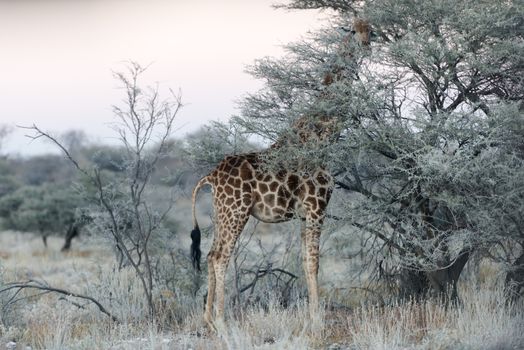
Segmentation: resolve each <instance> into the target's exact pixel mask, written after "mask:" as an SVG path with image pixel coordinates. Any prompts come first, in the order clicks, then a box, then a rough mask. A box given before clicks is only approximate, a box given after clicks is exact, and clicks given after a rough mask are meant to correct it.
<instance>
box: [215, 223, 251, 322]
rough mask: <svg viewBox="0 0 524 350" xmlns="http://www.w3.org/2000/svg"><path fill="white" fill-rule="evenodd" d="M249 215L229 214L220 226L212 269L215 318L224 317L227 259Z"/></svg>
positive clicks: (221, 318)
mask: <svg viewBox="0 0 524 350" xmlns="http://www.w3.org/2000/svg"><path fill="white" fill-rule="evenodd" d="M248 218H249V216H248V215H247V213H246V214H245V215H244V214H242V215H240V216H237V217H235V216H233V215H232V216H231V217H230V220H229V222H228V224H227V225H224V226H223V227H222V230H221V231H222V232H220V241H219V242H217V254H216V258H215V259H214V269H215V277H216V288H215V290H216V305H215V315H216V319H217V320H220V321H222V320H223V319H224V299H225V278H226V271H227V266H228V264H229V259H230V258H231V254H232V253H233V249H234V248H235V243H236V241H237V239H238V237H239V236H240V233H242V230H243V229H244V226H245V225H246V223H247V220H248Z"/></svg>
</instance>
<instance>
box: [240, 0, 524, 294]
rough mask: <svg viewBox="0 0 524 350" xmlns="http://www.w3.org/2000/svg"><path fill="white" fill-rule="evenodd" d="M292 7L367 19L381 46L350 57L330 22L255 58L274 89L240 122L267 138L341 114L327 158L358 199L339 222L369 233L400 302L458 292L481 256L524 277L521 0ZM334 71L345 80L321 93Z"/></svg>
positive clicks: (248, 103) (369, 244)
mask: <svg viewBox="0 0 524 350" xmlns="http://www.w3.org/2000/svg"><path fill="white" fill-rule="evenodd" d="M281 7H286V8H291V9H309V8H317V9H329V10H333V11H334V17H335V19H334V20H333V22H334V23H335V24H336V25H337V26H347V24H348V23H350V21H351V18H352V17H354V16H356V15H357V16H359V17H362V18H365V19H366V20H368V21H369V22H370V23H371V25H372V27H373V32H374V36H375V40H374V41H373V43H372V44H371V45H370V47H369V48H360V47H358V46H356V45H355V46H354V47H353V53H352V54H351V55H349V56H348V55H344V56H341V55H340V50H338V49H337V43H339V42H340V41H341V34H340V32H339V31H338V30H336V29H332V28H325V29H324V30H322V31H320V32H319V33H315V34H313V35H312V37H311V38H309V39H306V40H304V41H302V42H299V43H295V44H291V45H289V46H288V47H287V50H288V55H287V56H285V57H284V58H282V59H263V60H260V61H258V62H257V63H256V64H255V65H254V66H253V67H251V72H252V74H253V75H254V76H255V77H258V78H262V79H264V80H265V81H266V85H265V87H264V88H263V89H262V90H261V91H259V92H258V93H255V94H253V95H250V96H248V97H247V98H246V99H245V101H244V103H243V106H242V107H243V110H242V116H241V117H238V118H237V119H236V120H237V122H239V123H240V124H241V125H243V126H244V127H246V128H247V129H248V130H249V131H250V132H253V133H256V134H259V135H262V136H265V137H267V138H274V137H275V135H276V134H278V133H279V132H281V131H282V125H286V124H287V123H289V120H290V119H293V118H294V117H295V116H297V115H302V114H304V113H310V114H314V115H316V114H319V113H322V114H325V115H328V116H332V117H333V118H337V119H338V120H339V122H340V125H342V128H343V132H342V135H341V137H340V138H339V139H338V141H337V142H334V143H333V144H332V145H331V147H330V148H329V149H328V151H329V154H328V155H327V156H328V157H327V158H326V159H328V160H329V166H330V168H331V169H332V172H333V173H334V174H335V175H336V184H337V186H338V188H340V189H342V190H343V191H345V192H346V193H347V194H348V200H347V205H346V208H345V212H344V215H342V216H341V217H340V219H341V221H342V222H344V223H347V224H350V225H351V226H353V227H354V228H355V229H356V232H358V234H361V235H363V236H364V237H366V239H365V240H364V241H365V242H366V243H365V244H364V245H363V247H362V249H363V250H364V251H365V253H366V254H362V256H365V257H367V259H368V260H369V261H368V262H372V263H374V264H364V265H366V266H370V267H374V268H375V271H376V272H379V273H377V274H376V275H377V276H378V275H382V276H384V275H385V276H388V275H392V274H393V273H394V272H395V274H396V275H397V277H399V278H400V282H401V283H400V292H401V295H403V296H415V297H420V296H423V295H424V294H425V293H427V292H428V291H429V290H432V291H435V292H436V293H438V294H440V295H447V294H448V293H450V295H451V297H453V298H456V297H457V292H456V283H457V280H458V278H459V276H460V274H461V272H462V270H463V268H464V265H465V264H466V263H467V261H468V260H469V258H470V257H471V256H472V254H483V255H490V256H492V257H496V258H498V259H499V260H500V261H504V262H505V263H506V264H517V265H515V266H513V271H516V272H518V271H522V262H523V259H524V258H523V257H522V251H523V244H524V241H523V239H522V238H523V234H522V229H521V227H522V218H523V217H524V201H523V200H522V199H523V198H524V186H523V185H524V183H523V181H524V176H522V174H524V152H523V150H524V138H523V137H522V136H523V129H522V125H523V124H524V123H523V122H524V117H523V106H522V102H521V101H522V97H523V95H524V91H523V88H522V87H523V86H524V71H523V69H522V68H523V67H524V59H523V57H524V41H523V34H524V33H523V24H524V20H523V18H524V16H523V15H524V5H523V4H522V2H519V1H511V0H508V1H504V2H503V3H499V2H492V1H485V0H481V1H471V0H458V1H457V0H453V1H451V0H444V1H440V0H439V1H424V2H423V1H416V0H400V1H397V0H369V1H350V0H341V1H329V2H328V1H323V0H313V1H309V0H308V1H304V0H295V1H291V2H289V3H288V4H284V5H281ZM333 64H336V65H337V67H339V71H340V75H341V76H342V78H341V79H338V80H337V81H335V82H334V83H333V84H330V85H328V86H325V85H322V84H321V81H322V75H323V74H325V72H326V71H330V70H331V69H332V66H333ZM319 96H320V97H321V98H319ZM300 151H301V150H297V151H296V152H300ZM325 151H326V150H323V152H325ZM296 152H295V153H294V152H289V154H288V157H289V159H292V158H293V157H295V156H296V154H297V153H296ZM312 154H314V153H312ZM318 156H325V153H322V154H319V155H318ZM519 264H520V265H519ZM517 274H518V273H517ZM520 276H522V273H520ZM519 278H520V279H519ZM519 278H513V277H512V278H510V279H512V280H514V281H515V280H519V281H522V277H519Z"/></svg>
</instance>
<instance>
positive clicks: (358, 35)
mask: <svg viewBox="0 0 524 350" xmlns="http://www.w3.org/2000/svg"><path fill="white" fill-rule="evenodd" d="M352 33H353V34H354V36H355V39H356V40H357V42H358V43H359V44H361V45H364V46H368V45H369V42H370V39H371V26H370V25H369V22H368V21H366V20H364V19H362V18H355V19H354V20H353V31H352Z"/></svg>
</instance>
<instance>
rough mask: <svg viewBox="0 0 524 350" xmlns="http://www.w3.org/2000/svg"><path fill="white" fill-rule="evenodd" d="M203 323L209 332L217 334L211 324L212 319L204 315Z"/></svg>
mask: <svg viewBox="0 0 524 350" xmlns="http://www.w3.org/2000/svg"><path fill="white" fill-rule="evenodd" d="M204 322H205V323H206V326H207V329H208V330H209V331H210V332H213V333H217V328H216V326H215V324H214V322H213V318H212V317H211V316H209V315H207V314H205V315H204Z"/></svg>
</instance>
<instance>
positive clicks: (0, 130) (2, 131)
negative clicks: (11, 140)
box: [0, 125, 13, 154]
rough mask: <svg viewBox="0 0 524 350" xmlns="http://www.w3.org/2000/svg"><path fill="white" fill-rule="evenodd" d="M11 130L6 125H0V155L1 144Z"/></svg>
mask: <svg viewBox="0 0 524 350" xmlns="http://www.w3.org/2000/svg"><path fill="white" fill-rule="evenodd" d="M12 131H13V129H12V128H11V127H10V126H8V125H0V154H1V153H2V147H3V143H4V142H5V140H6V139H7V137H8V136H9V134H10V133H11V132H12Z"/></svg>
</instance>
